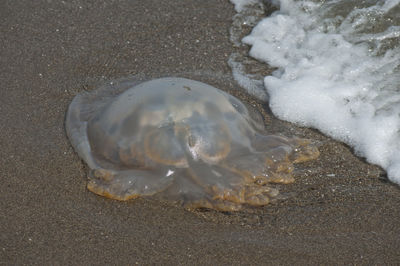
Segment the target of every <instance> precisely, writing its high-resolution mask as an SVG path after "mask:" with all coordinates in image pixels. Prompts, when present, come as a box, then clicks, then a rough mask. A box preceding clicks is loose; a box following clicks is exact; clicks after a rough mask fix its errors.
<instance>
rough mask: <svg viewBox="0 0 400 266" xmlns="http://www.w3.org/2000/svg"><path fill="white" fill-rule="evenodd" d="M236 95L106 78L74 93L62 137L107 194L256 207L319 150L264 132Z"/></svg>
mask: <svg viewBox="0 0 400 266" xmlns="http://www.w3.org/2000/svg"><path fill="white" fill-rule="evenodd" d="M264 128H265V127H264V123H263V122H262V121H260V120H259V119H255V118H254V115H252V112H250V111H249V108H248V107H247V106H246V105H245V104H244V103H242V102H241V101H240V100H239V99H237V98H236V97H234V96H232V95H230V94H228V93H226V92H224V91H222V90H220V89H217V88H215V87H213V86H211V85H208V84H205V83H202V82H199V81H195V80H190V79H186V78H178V77H165V78H159V79H154V80H147V81H140V82H133V81H129V80H128V81H124V82H114V83H112V86H103V87H101V88H99V89H97V90H93V91H91V92H84V93H81V94H78V95H77V96H76V97H75V98H74V99H73V101H72V103H71V104H70V106H69V108H68V111H67V115H66V131H67V135H68V138H69V140H70V142H71V144H72V146H73V148H74V149H75V151H76V152H77V153H78V155H79V156H80V157H81V158H82V159H83V161H85V162H86V163H87V165H88V167H89V173H88V183H87V188H88V189H89V190H90V191H92V192H94V193H96V194H98V195H101V196H105V197H107V198H111V199H116V200H121V201H124V200H129V199H134V198H137V197H148V196H154V197H156V196H157V197H160V198H161V199H165V200H172V201H175V202H181V203H182V204H183V205H184V206H185V207H186V208H188V209H197V208H209V209H215V210H220V211H237V210H240V209H242V208H243V207H245V206H263V205H266V204H268V203H269V202H270V200H271V199H273V198H275V197H276V196H277V195H278V193H279V191H278V190H277V189H276V188H274V187H273V186H271V185H270V184H273V183H283V184H287V183H291V182H293V181H294V179H293V175H292V172H293V169H294V166H293V164H295V163H300V162H304V161H308V160H312V159H315V158H317V157H318V155H319V152H318V149H317V148H316V147H315V145H313V144H312V143H311V141H309V140H306V139H300V138H297V137H292V138H288V137H284V136H279V135H268V134H267V133H266V131H265V130H264Z"/></svg>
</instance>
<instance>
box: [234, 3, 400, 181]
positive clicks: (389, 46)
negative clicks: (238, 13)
mask: <svg viewBox="0 0 400 266" xmlns="http://www.w3.org/2000/svg"><path fill="white" fill-rule="evenodd" d="M232 2H235V1H232ZM399 3H400V0H387V1H363V2H360V1H357V0H352V1H350V0H337V1H327V2H320V1H318V2H317V1H315V2H314V1H295V0H281V1H279V6H280V10H279V11H277V12H274V13H273V14H272V15H271V16H269V17H267V18H265V19H263V20H262V21H261V22H259V23H258V25H257V26H256V27H255V28H254V29H253V30H252V33H251V34H250V35H249V36H247V37H245V38H244V39H243V42H244V43H246V44H248V45H251V50H250V55H251V56H252V57H254V58H256V59H258V60H260V61H263V62H266V63H268V64H269V65H271V66H274V67H277V68H278V70H277V71H275V72H274V73H273V75H272V76H267V77H265V79H264V85H265V88H266V91H267V92H268V95H269V101H270V107H271V110H272V111H273V112H274V114H275V115H276V116H277V117H279V118H281V119H284V120H288V121H291V122H295V123H298V124H300V125H302V126H307V127H313V128H317V129H319V130H320V131H321V132H323V133H325V134H327V135H329V136H332V137H333V138H336V139H339V140H341V141H343V142H345V143H347V144H349V145H351V146H352V147H354V149H355V151H356V153H357V154H359V155H361V156H364V157H365V158H366V159H367V160H368V161H369V162H370V163H374V164H378V165H380V166H382V167H383V168H384V169H386V170H387V173H388V176H389V178H390V179H391V180H392V181H394V182H396V183H399V184H400V133H399V129H400V85H399V84H400V73H399V69H400V5H399ZM253 94H255V93H253Z"/></svg>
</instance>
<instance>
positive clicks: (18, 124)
mask: <svg viewBox="0 0 400 266" xmlns="http://www.w3.org/2000/svg"><path fill="white" fill-rule="evenodd" d="M233 15H234V10H233V7H232V5H231V4H230V3H229V1H225V0H202V1H198V0H185V1H183V0H180V1H179V0H170V1H157V0H146V1H124V0H122V1H118V2H113V1H104V2H102V1H94V2H89V1H79V0H78V1H65V2H63V1H51V0H48V1H3V2H2V3H1V4H0V20H1V24H0V25H1V26H0V31H1V38H0V43H1V46H0V47H1V48H0V67H1V68H0V70H1V71H0V79H1V81H2V85H3V87H2V89H1V91H0V95H1V97H0V110H1V112H0V127H1V135H0V144H1V149H0V160H1V172H0V173H1V176H0V177H1V186H0V206H1V214H0V228H1V229H0V263H1V264H4V265H12V264H17V265H21V264H51V265H56V264H69V265H74V264H130V265H132V264H135V263H138V264H177V263H179V264H219V265H221V264H294V263H296V264H317V263H318V264H321V263H324V264H392V265H394V264H399V263H400V252H399V250H400V226H399V219H400V189H399V187H398V186H396V185H393V184H392V183H390V182H388V180H387V178H386V176H385V173H384V172H383V171H382V170H381V169H379V168H378V167H375V166H372V165H368V164H367V163H365V162H364V161H363V160H362V159H360V158H358V157H356V156H354V155H353V153H352V151H351V149H350V148H349V147H347V146H345V145H342V144H340V143H337V142H335V141H333V140H331V139H329V138H326V137H324V136H322V135H320V134H319V133H318V132H315V131H313V130H309V129H301V128H296V127H294V126H293V125H290V124H288V123H285V122H281V121H278V120H276V119H274V118H273V117H271V116H270V115H268V112H267V107H266V104H265V103H259V102H256V101H254V100H253V99H251V97H248V96H247V95H245V94H242V93H238V92H237V91H234V92H233V93H234V94H237V95H238V96H239V97H240V98H241V99H243V100H246V101H248V102H253V103H255V104H257V106H258V109H259V110H260V111H261V112H263V113H265V115H266V116H265V117H266V121H267V123H268V127H269V130H270V131H271V132H283V133H284V134H286V135H297V136H302V137H308V138H311V139H314V140H316V141H317V142H318V145H319V146H320V151H321V156H320V159H319V160H317V161H313V162H309V163H305V164H302V165H298V167H297V170H296V180H297V181H296V183H294V184H292V185H286V186H281V187H280V188H281V191H282V195H285V196H286V197H287V199H286V200H280V201H277V202H274V203H272V204H270V205H268V206H265V207H263V208H256V209H249V210H245V211H242V212H237V213H221V212H215V211H206V210H203V211H196V212H189V211H186V210H184V209H183V208H182V207H180V206H177V205H174V204H170V203H167V202H160V201H157V200H154V199H138V200H132V201H128V202H118V201H113V200H108V199H105V198H102V197H99V196H96V195H95V194H93V193H91V192H88V191H87V190H86V188H85V185H86V170H87V169H86V166H85V165H84V164H83V162H82V161H81V160H80V159H79V158H78V156H77V155H76V153H75V152H74V151H73V149H72V147H71V146H70V144H69V142H68V139H67V137H66V135H65V130H64V116H65V112H66V109H67V107H68V104H69V103H70V102H71V100H72V98H73V97H74V95H76V94H77V93H79V92H81V91H83V90H90V89H93V88H95V87H96V86H98V85H99V84H102V83H103V82H105V81H107V80H112V79H116V78H121V77H126V76H129V75H135V74H138V73H140V74H145V75H147V76H163V75H167V74H174V73H186V74H182V75H183V76H188V77H191V76H198V77H199V78H198V79H200V80H202V81H206V82H208V81H209V82H211V83H215V85H220V86H223V85H226V84H225V83H226V82H225V81H223V82H222V83H221V84H218V83H219V82H221V81H219V80H218V79H217V80H216V81H215V80H214V81H213V80H208V79H210V78H209V77H210V75H209V74H204V73H214V74H213V75H214V76H215V75H216V76H218V75H220V76H223V75H225V76H229V75H230V69H229V67H228V66H227V59H228V57H229V55H230V54H231V53H232V49H233V48H232V45H231V43H230V42H229V35H228V29H229V27H230V24H231V18H232V16H233ZM202 73H203V74H202Z"/></svg>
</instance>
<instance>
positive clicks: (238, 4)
mask: <svg viewBox="0 0 400 266" xmlns="http://www.w3.org/2000/svg"><path fill="white" fill-rule="evenodd" d="M231 3H232V4H234V5H235V10H236V12H241V11H242V10H243V9H244V8H245V7H246V6H249V5H252V4H255V3H258V0H231Z"/></svg>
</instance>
